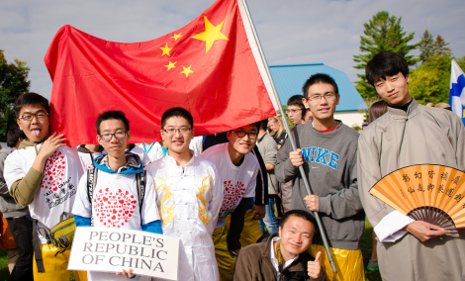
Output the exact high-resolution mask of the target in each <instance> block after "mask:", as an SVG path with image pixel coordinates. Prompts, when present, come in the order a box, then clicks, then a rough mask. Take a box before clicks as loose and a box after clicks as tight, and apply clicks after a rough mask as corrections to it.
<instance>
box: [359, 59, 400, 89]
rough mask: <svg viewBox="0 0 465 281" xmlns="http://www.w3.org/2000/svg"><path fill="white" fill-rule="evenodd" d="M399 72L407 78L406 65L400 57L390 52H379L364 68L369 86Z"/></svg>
mask: <svg viewBox="0 0 465 281" xmlns="http://www.w3.org/2000/svg"><path fill="white" fill-rule="evenodd" d="M399 72H400V73H402V74H403V75H404V76H405V77H407V76H408V74H409V69H408V63H407V61H406V60H405V58H404V57H403V56H402V55H400V54H397V53H392V52H381V53H379V54H377V55H375V56H374V57H373V58H372V59H371V60H370V61H369V62H368V63H367V66H366V68H365V75H366V77H367V80H368V82H369V83H370V84H371V85H374V84H375V83H376V82H378V81H379V80H385V79H386V77H387V76H393V75H396V74H397V73H399Z"/></svg>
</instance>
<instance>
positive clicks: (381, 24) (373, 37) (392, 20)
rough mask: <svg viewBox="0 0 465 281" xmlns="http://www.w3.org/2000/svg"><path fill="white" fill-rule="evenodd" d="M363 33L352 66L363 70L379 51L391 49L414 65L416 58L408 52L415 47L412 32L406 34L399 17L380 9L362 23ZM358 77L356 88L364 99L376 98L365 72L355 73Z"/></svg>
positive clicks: (368, 100)
mask: <svg viewBox="0 0 465 281" xmlns="http://www.w3.org/2000/svg"><path fill="white" fill-rule="evenodd" d="M363 33H364V35H362V36H360V54H358V55H355V56H354V57H353V59H354V62H355V63H356V65H355V66H354V68H356V69H360V70H365V67H366V64H367V63H368V62H369V61H370V60H371V59H372V58H373V56H374V55H376V54H377V53H379V52H382V51H391V52H396V53H399V54H402V55H403V56H404V57H405V59H406V60H407V62H408V64H409V65H414V64H415V63H416V62H417V59H416V58H415V57H413V56H411V55H409V52H410V51H411V50H413V49H415V48H416V47H417V44H410V43H409V42H410V41H411V40H412V39H413V36H414V33H413V32H412V33H409V34H407V33H406V32H405V31H404V30H403V27H402V25H401V18H400V17H398V18H397V17H395V16H390V15H389V13H388V12H386V11H381V12H378V13H377V14H376V15H374V16H373V17H372V19H371V20H370V21H368V22H367V23H365V24H364V31H363ZM357 76H358V77H359V78H360V80H359V81H357V82H356V88H357V90H358V92H359V93H360V95H361V96H362V98H364V99H365V101H367V102H370V101H373V100H375V99H377V98H378V95H377V93H376V91H375V90H374V89H373V87H372V86H371V85H370V84H369V83H368V82H367V81H366V79H365V74H357Z"/></svg>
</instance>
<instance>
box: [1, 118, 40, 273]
mask: <svg viewBox="0 0 465 281" xmlns="http://www.w3.org/2000/svg"><path fill="white" fill-rule="evenodd" d="M25 138H26V136H24V134H23V133H22V132H21V130H20V129H19V127H18V124H16V123H12V124H10V126H9V129H8V131H7V135H6V144H7V145H8V147H10V148H11V149H12V150H11V151H9V152H7V151H6V150H3V149H2V151H0V211H1V212H2V213H3V216H4V217H5V218H6V219H7V221H8V226H9V227H10V229H11V233H12V234H13V237H14V239H15V241H16V247H17V248H16V249H15V250H9V251H7V255H8V267H9V269H10V277H9V278H8V281H13V280H17V281H23V280H24V281H28V280H31V281H32V280H33V279H32V256H33V253H34V249H33V247H32V219H31V216H30V215H29V208H28V207H24V206H20V205H18V204H16V202H15V200H14V199H13V198H12V197H11V196H10V193H9V192H8V186H7V185H6V182H5V178H4V177H3V170H4V161H5V159H6V157H7V156H8V154H10V153H11V152H12V151H13V150H15V149H17V148H18V147H19V144H20V143H21V141H22V140H24V139H25Z"/></svg>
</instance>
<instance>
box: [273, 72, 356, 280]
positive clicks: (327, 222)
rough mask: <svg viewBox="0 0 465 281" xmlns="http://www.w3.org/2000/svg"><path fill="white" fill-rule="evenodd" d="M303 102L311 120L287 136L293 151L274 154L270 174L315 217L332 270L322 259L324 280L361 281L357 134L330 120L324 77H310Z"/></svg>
mask: <svg viewBox="0 0 465 281" xmlns="http://www.w3.org/2000/svg"><path fill="white" fill-rule="evenodd" d="M303 94H304V98H305V100H304V103H305V105H306V107H307V108H308V109H309V110H310V111H311V112H312V114H313V121H312V122H311V123H307V124H304V125H301V126H297V128H296V129H295V131H294V132H293V134H294V136H295V139H296V143H297V147H298V149H297V150H295V151H293V150H292V148H291V145H290V142H289V141H287V142H286V143H285V145H284V146H283V148H282V149H281V150H280V151H278V159H277V165H276V168H275V174H276V177H277V178H278V180H279V181H281V182H286V181H289V180H294V188H293V194H292V202H293V208H295V209H301V210H307V211H312V212H319V215H320V217H321V220H322V223H323V226H324V228H325V230H326V235H327V237H328V240H329V244H330V247H331V250H332V254H333V257H334V258H335V263H336V267H337V275H334V274H333V272H332V271H331V267H330V265H329V262H328V259H327V258H326V255H323V257H322V262H323V264H324V268H325V270H326V274H327V276H328V277H329V279H330V280H364V269H363V259H362V253H361V251H360V249H359V242H360V239H361V236H362V233H363V229H364V213H363V210H362V204H361V203H360V198H359V196H358V188H357V170H356V155H357V140H358V133H357V132H356V131H355V130H353V129H352V128H349V127H347V126H346V125H344V124H342V122H340V121H338V120H335V119H334V112H335V110H336V105H337V104H338V103H339V98H340V96H339V91H338V87H337V84H336V82H335V81H334V79H333V78H331V77H330V76H328V75H326V74H315V75H313V76H311V77H310V78H309V79H308V80H307V81H306V82H305V84H304V86H303ZM302 165H303V167H304V170H305V172H306V177H307V179H308V181H309V183H310V185H311V190H312V193H313V194H312V195H308V194H307V192H306V189H305V186H304V183H303V181H302V178H301V175H300V173H299V169H298V168H299V166H302ZM314 242H315V244H314V245H312V247H311V252H312V254H315V253H316V252H318V251H322V252H324V248H323V246H322V245H323V244H322V241H321V237H320V236H319V235H317V236H316V237H315V241H314Z"/></svg>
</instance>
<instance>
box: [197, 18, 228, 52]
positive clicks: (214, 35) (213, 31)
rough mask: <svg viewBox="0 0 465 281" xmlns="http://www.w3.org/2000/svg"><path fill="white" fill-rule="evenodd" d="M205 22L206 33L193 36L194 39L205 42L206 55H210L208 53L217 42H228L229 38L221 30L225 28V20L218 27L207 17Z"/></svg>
mask: <svg viewBox="0 0 465 281" xmlns="http://www.w3.org/2000/svg"><path fill="white" fill-rule="evenodd" d="M204 21H205V31H204V32H202V33H199V34H197V35H194V36H192V38H194V39H197V40H201V41H205V53H208V51H209V50H210V49H211V47H212V46H213V44H214V43H215V41H217V40H224V41H227V40H229V38H228V37H227V36H226V35H224V34H223V33H221V28H223V24H224V20H223V21H222V22H221V23H220V24H218V25H216V26H215V25H213V24H212V23H211V22H210V21H209V20H208V18H207V17H204Z"/></svg>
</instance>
